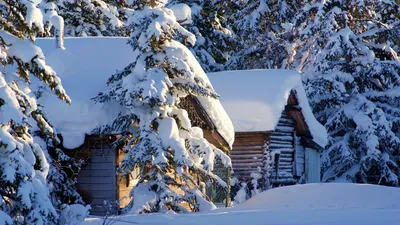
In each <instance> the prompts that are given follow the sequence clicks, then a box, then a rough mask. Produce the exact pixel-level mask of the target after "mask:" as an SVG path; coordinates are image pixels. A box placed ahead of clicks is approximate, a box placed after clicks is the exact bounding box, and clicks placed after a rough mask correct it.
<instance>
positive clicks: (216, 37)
mask: <svg viewBox="0 0 400 225" xmlns="http://www.w3.org/2000/svg"><path fill="white" fill-rule="evenodd" d="M168 7H169V8H171V9H172V10H173V11H174V12H175V15H176V17H177V20H178V22H180V23H181V24H182V25H183V26H184V27H185V28H187V29H188V30H189V31H190V32H191V33H193V34H194V35H195V36H196V43H195V45H194V46H192V47H189V48H190V50H191V51H192V52H193V54H194V55H195V56H196V58H197V59H198V61H199V62H200V64H201V66H202V67H203V69H204V70H205V71H206V72H210V71H219V70H222V69H223V65H224V63H225V62H226V61H227V60H228V59H229V58H230V55H231V54H232V52H234V51H235V50H236V49H237V46H238V44H239V43H238V42H237V41H236V39H235V35H234V34H233V32H232V30H231V29H230V28H229V26H228V21H227V19H228V15H227V14H229V13H227V12H226V11H229V8H230V7H231V6H230V2H229V1H223V0H190V1H181V0H173V1H169V2H168Z"/></svg>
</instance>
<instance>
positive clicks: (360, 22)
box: [293, 0, 400, 186]
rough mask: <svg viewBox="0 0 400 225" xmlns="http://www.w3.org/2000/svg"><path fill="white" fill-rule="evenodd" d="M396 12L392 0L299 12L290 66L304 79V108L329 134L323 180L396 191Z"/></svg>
mask: <svg viewBox="0 0 400 225" xmlns="http://www.w3.org/2000/svg"><path fill="white" fill-rule="evenodd" d="M399 10H400V8H399V4H397V3H396V2H394V1H385V2H379V1H339V0H331V1H323V2H320V1H314V2H312V3H310V4H308V5H306V6H305V7H304V8H303V9H302V10H301V12H300V13H299V16H298V18H297V22H296V27H297V29H298V31H299V35H300V43H301V44H299V45H298V46H299V48H298V49H297V54H296V55H295V56H294V58H295V60H294V61H295V63H293V67H294V68H297V69H298V70H299V71H303V72H304V81H305V82H306V89H307V92H308V95H309V99H310V103H311V105H312V106H313V108H314V112H315V114H316V116H317V118H318V119H319V120H320V121H321V122H322V123H323V124H325V127H326V128H327V129H328V132H329V136H330V138H329V145H328V146H327V149H326V150H325V151H324V152H323V154H322V170H323V173H324V174H323V181H331V180H335V179H338V178H341V179H343V178H344V179H348V180H351V181H353V182H362V183H368V182H378V183H379V184H385V185H393V186H398V185H399V177H400V169H399V164H398V163H396V158H397V157H398V156H399V154H400V152H399V149H400V140H399V137H398V136H396V134H395V131H396V129H398V128H396V127H397V126H398V125H396V123H397V121H398V115H399V114H398V110H396V109H395V107H393V104H395V103H397V102H399V95H398V94H396V92H398V90H399V85H400V61H399V57H398V55H397V53H396V51H395V48H396V47H395V46H396V44H397V43H398V40H399V39H398V36H397V35H396V32H397V30H398V29H399V26H398V22H399V17H398V15H399V12H400V11H399ZM395 15H396V16H395ZM395 90H396V91H395Z"/></svg>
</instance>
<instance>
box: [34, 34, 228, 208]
mask: <svg viewBox="0 0 400 225" xmlns="http://www.w3.org/2000/svg"><path fill="white" fill-rule="evenodd" d="M127 41H128V39H127V38H114V37H113V38H65V40H64V42H65V47H66V49H59V48H58V49H57V48H56V44H55V40H54V39H38V40H37V41H36V44H37V45H39V46H40V47H41V48H42V50H43V52H44V55H45V57H46V59H47V62H48V63H49V65H50V66H52V68H53V69H54V70H55V71H56V72H57V74H58V75H59V76H60V78H61V79H62V83H63V86H64V88H65V90H66V91H67V93H68V95H69V96H70V97H71V99H72V103H71V105H67V104H65V103H63V102H62V101H60V100H58V99H57V98H56V97H55V96H54V95H53V94H51V93H50V92H49V91H47V90H46V89H43V88H41V87H40V86H37V87H36V92H37V93H38V95H39V96H40V98H39V99H38V103H39V104H41V105H43V106H44V107H45V109H46V114H47V116H48V118H49V119H50V123H51V124H52V125H53V126H54V128H55V130H56V131H57V132H58V134H60V136H61V137H60V139H61V140H62V145H63V148H64V149H66V151H68V152H69V154H70V155H72V156H74V157H76V158H80V159H83V160H84V161H85V165H84V167H83V168H82V170H81V172H80V173H79V175H78V177H77V181H78V183H77V187H78V191H79V192H80V194H81V195H82V197H83V199H84V200H85V202H86V203H89V204H90V205H91V207H92V210H91V213H92V214H93V215H104V213H105V212H106V208H104V206H103V205H104V204H103V203H104V201H108V202H110V203H111V205H113V204H115V202H116V201H117V200H120V199H123V200H122V201H121V202H120V204H121V205H120V207H123V206H125V204H126V203H127V202H128V199H127V196H128V195H129V191H130V190H131V189H132V187H133V186H134V185H135V184H136V179H135V178H137V171H133V172H132V174H131V175H132V176H130V177H120V176H119V175H117V173H116V168H117V167H118V166H119V164H120V162H121V160H122V158H123V157H124V155H123V154H122V152H121V151H120V149H121V148H120V147H119V146H114V145H112V143H114V141H115V140H117V138H118V134H112V133H110V134H105V135H104V134H102V135H100V134H99V133H98V132H97V128H98V127H99V126H102V125H105V124H111V122H112V121H113V119H114V118H115V117H116V116H117V113H118V112H119V111H120V108H119V107H120V106H119V105H118V104H116V103H113V102H108V103H105V104H95V102H94V101H93V100H92V98H93V97H95V96H96V95H97V94H98V93H99V92H100V91H103V90H105V89H106V82H107V80H108V78H109V77H110V76H111V75H112V74H113V73H115V71H116V70H117V69H123V68H124V67H125V66H126V65H128V64H129V63H130V60H132V59H133V58H134V57H135V55H134V53H133V51H132V49H131V47H130V46H129V45H127ZM188 51H189V50H188ZM188 61H190V62H196V61H195V60H194V59H188ZM194 66H199V67H200V65H194ZM203 75H204V76H206V74H205V73H204V74H203ZM205 81H206V82H209V81H208V80H205ZM32 83H33V86H34V85H35V83H38V84H40V82H35V80H34V79H33V80H32ZM33 89H35V87H33ZM181 105H182V107H183V108H185V109H186V110H187V111H188V114H189V118H190V119H191V122H192V125H194V126H198V127H201V128H202V129H203V133H204V137H205V138H206V139H207V140H208V141H209V142H210V143H212V144H214V145H215V146H216V147H217V148H219V149H221V150H224V151H225V152H226V153H227V154H229V151H230V149H231V147H232V144H233V140H234V132H233V125H232V122H231V121H230V119H229V117H228V116H227V114H226V112H225V111H224V109H223V108H222V105H221V104H220V102H219V101H218V100H215V99H209V98H205V97H201V96H198V97H195V96H188V97H186V98H185V99H184V100H183V101H182V102H181ZM213 172H214V173H215V174H217V175H219V176H220V177H221V178H222V179H223V180H225V181H226V182H227V183H229V178H230V174H229V170H228V169H226V168H223V167H221V166H218V165H217V166H216V167H215V170H214V171H213ZM207 195H208V196H209V198H210V199H211V200H212V201H213V202H214V203H217V204H225V205H229V204H230V198H227V197H228V196H229V192H228V193H225V192H221V190H217V189H215V188H213V187H212V186H210V187H208V189H207Z"/></svg>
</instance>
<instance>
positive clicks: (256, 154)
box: [231, 132, 267, 180]
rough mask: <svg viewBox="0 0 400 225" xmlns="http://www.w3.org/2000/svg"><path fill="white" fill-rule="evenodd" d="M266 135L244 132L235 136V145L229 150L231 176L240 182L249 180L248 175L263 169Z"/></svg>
mask: <svg viewBox="0 0 400 225" xmlns="http://www.w3.org/2000/svg"><path fill="white" fill-rule="evenodd" d="M266 142H267V134H266V133H261V132H244V133H236V134H235V143H234V144H233V148H232V150H231V159H232V167H233V174H232V176H235V177H238V178H239V179H240V180H250V179H251V177H250V174H251V173H252V172H256V171H257V168H258V167H260V169H263V168H264V161H265V160H264V153H265V144H266Z"/></svg>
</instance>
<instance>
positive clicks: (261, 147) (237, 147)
mask: <svg viewBox="0 0 400 225" xmlns="http://www.w3.org/2000/svg"><path fill="white" fill-rule="evenodd" d="M251 149H259V150H262V149H264V146H263V145H250V146H234V147H233V149H232V150H231V151H235V150H251Z"/></svg>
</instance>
